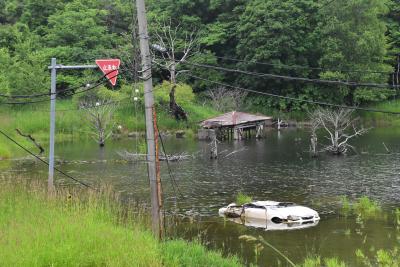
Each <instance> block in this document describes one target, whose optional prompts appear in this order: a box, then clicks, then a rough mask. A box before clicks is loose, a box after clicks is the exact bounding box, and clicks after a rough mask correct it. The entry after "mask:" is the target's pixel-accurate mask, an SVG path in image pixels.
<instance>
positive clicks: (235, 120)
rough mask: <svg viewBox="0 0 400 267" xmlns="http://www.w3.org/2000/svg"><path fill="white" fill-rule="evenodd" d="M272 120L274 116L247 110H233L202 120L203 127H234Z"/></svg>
mask: <svg viewBox="0 0 400 267" xmlns="http://www.w3.org/2000/svg"><path fill="white" fill-rule="evenodd" d="M267 120H272V117H267V116H264V115H254V114H250V113H245V112H238V111H231V112H228V113H225V114H222V115H220V116H217V117H214V118H211V119H207V120H204V121H202V122H201V124H200V125H201V126H202V127H203V128H218V127H232V126H235V125H241V124H248V123H257V122H263V121H267Z"/></svg>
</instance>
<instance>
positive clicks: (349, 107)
mask: <svg viewBox="0 0 400 267" xmlns="http://www.w3.org/2000/svg"><path fill="white" fill-rule="evenodd" d="M182 75H186V76H188V77H191V78H193V79H197V80H202V81H205V82H210V83H213V84H217V85H221V86H226V87H230V88H233V89H238V90H242V91H246V92H250V93H255V94H260V95H266V96H270V97H275V98H282V99H287V100H292V101H296V102H304V103H309V104H314V105H321V106H329V107H336V108H344V109H352V110H362V111H368V112H377V113H385V114H392V115H400V112H395V111H386V110H379V109H370V108H361V107H355V106H346V105H337V104H332V103H327V102H321V101H313V100H307V99H299V98H295V97H290V96H282V95H277V94H272V93H267V92H260V91H256V90H252V89H247V88H243V87H239V86H234V85H230V84H226V83H221V82H217V81H212V80H209V79H206V78H202V77H199V76H195V75H191V74H188V73H182Z"/></svg>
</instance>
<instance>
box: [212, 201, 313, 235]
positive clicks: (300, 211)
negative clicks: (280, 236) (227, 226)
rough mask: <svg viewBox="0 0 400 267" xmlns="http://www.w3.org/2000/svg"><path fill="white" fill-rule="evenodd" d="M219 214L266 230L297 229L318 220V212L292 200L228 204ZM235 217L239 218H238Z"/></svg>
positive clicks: (311, 224)
mask: <svg viewBox="0 0 400 267" xmlns="http://www.w3.org/2000/svg"><path fill="white" fill-rule="evenodd" d="M219 214H220V215H221V216H225V217H228V218H235V219H234V220H233V221H235V222H239V221H240V222H242V223H243V224H245V225H248V226H254V227H262V228H265V229H267V230H284V229H299V228H306V227H310V226H314V225H316V224H317V223H318V221H319V220H320V217H319V215H318V212H316V211H315V210H313V209H310V208H307V207H304V206H300V205H296V204H294V203H292V202H276V201H255V202H251V203H246V204H244V205H236V204H235V203H232V204H229V205H228V206H226V207H223V208H220V209H219ZM237 218H240V219H239V220H238V219H237Z"/></svg>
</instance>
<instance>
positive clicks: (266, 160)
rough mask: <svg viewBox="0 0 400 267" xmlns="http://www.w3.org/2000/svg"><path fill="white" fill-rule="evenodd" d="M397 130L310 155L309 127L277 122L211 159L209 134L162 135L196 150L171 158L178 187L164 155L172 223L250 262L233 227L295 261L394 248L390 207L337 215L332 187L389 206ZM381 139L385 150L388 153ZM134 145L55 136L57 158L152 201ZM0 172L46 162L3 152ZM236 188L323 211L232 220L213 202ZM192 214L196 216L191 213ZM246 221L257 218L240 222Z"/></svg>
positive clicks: (172, 147)
mask: <svg viewBox="0 0 400 267" xmlns="http://www.w3.org/2000/svg"><path fill="white" fill-rule="evenodd" d="M399 135H400V131H397V130H393V129H374V130H372V131H371V132H370V133H368V134H367V135H365V136H363V137H361V138H359V139H357V140H356V143H354V145H355V147H357V150H358V151H362V152H363V153H359V154H354V155H349V156H343V157H332V156H326V155H321V156H320V157H319V158H317V159H313V158H311V157H310V156H309V154H308V148H309V134H308V133H307V132H306V131H303V130H298V129H281V131H280V135H279V137H278V134H277V131H274V130H271V131H269V132H268V133H267V137H266V139H263V140H243V141H231V142H224V143H221V144H220V147H219V151H224V150H226V151H227V153H229V152H232V151H234V150H239V149H243V148H246V149H243V150H242V151H241V152H239V153H235V154H233V155H231V156H229V157H226V158H224V157H220V158H219V159H218V160H214V161H210V159H209V151H208V149H209V146H208V143H207V142H196V141H193V140H189V139H175V138H171V139H165V143H166V150H167V152H168V153H181V152H187V153H190V154H194V155H196V156H195V158H193V159H189V160H186V161H181V162H173V163H171V164H170V165H171V168H172V172H173V174H174V177H175V180H176V181H177V184H178V185H179V190H180V191H181V192H182V195H183V197H178V196H176V194H175V193H174V191H173V188H172V186H171V183H170V178H169V176H168V170H167V166H166V164H165V162H163V163H162V166H161V168H162V180H163V190H164V196H165V202H166V203H165V207H166V209H167V211H170V210H173V211H174V212H175V213H176V214H178V215H179V216H180V217H183V219H182V220H180V221H179V223H178V226H177V227H175V230H174V231H175V233H176V234H177V235H178V236H180V237H183V238H186V239H193V238H198V237H200V238H201V240H202V241H204V242H205V243H206V244H208V246H209V247H210V248H218V249H222V250H223V251H224V252H225V253H235V254H238V255H239V256H240V257H242V258H243V259H244V260H245V261H247V262H253V260H254V248H253V247H250V246H247V245H246V244H244V243H241V242H239V241H238V236H240V235H243V234H251V235H255V236H259V235H261V236H263V238H265V239H266V240H268V242H270V243H273V244H274V246H276V247H277V248H278V249H280V250H281V251H283V252H284V253H285V255H287V256H288V257H289V258H290V259H292V260H294V261H297V262H301V261H302V260H303V259H304V257H305V256H306V255H307V254H310V253H317V254H321V256H323V257H333V256H337V257H339V258H342V259H343V260H346V261H347V262H348V263H350V266H357V262H356V261H355V257H354V255H355V254H354V251H355V249H356V248H361V247H363V248H366V250H369V249H370V248H374V249H379V248H391V247H393V246H394V245H395V244H397V240H396V236H397V234H396V231H395V226H394V223H393V221H391V219H390V218H391V217H390V216H391V215H390V213H388V214H386V215H385V217H386V218H388V219H385V220H371V221H368V222H364V223H363V224H362V225H361V224H359V223H357V221H356V218H354V217H342V216H340V215H337V214H336V212H337V210H338V205H339V203H338V196H340V195H346V196H348V197H349V199H353V198H356V197H359V196H362V195H368V196H369V197H370V198H372V199H375V200H378V201H379V202H380V203H382V204H383V205H384V207H385V208H386V209H387V210H392V208H393V207H398V204H399V201H400V190H399V189H400V179H399V178H400V164H399V162H400V142H399V141H398V140H399ZM319 140H323V138H319ZM382 142H385V144H386V145H387V147H388V148H389V149H390V151H391V152H392V153H391V154H387V152H386V150H385V148H384V147H383V145H382ZM134 148H135V144H134V140H131V139H126V140H116V141H114V142H109V143H107V145H106V146H105V147H104V149H102V150H99V147H98V145H97V144H96V143H94V142H77V143H62V144H57V147H56V153H57V157H58V159H60V161H59V162H58V167H60V168H61V169H62V170H63V171H65V172H67V173H69V174H71V175H73V176H75V177H77V178H79V179H82V180H83V181H86V182H89V183H91V184H94V185H96V184H100V183H108V184H112V185H113V186H114V187H115V189H116V190H118V191H120V192H122V193H123V194H124V196H126V197H129V198H132V199H135V200H138V201H141V202H147V203H149V202H150V201H149V186H148V184H149V183H148V180H147V176H146V174H147V170H146V165H145V164H144V163H138V164H127V163H125V162H121V161H120V158H119V156H118V154H117V153H116V151H118V150H128V151H133V150H134ZM0 172H1V174H2V176H3V177H8V176H9V175H19V176H26V177H27V178H28V177H31V176H32V175H40V176H43V177H46V176H47V175H46V174H47V168H46V167H45V166H42V165H41V164H39V163H37V162H36V161H33V160H29V161H27V160H24V161H14V160H13V161H0ZM56 182H57V184H58V185H59V186H70V185H72V184H74V183H73V182H71V181H70V180H68V179H66V178H65V177H62V176H60V175H56ZM239 191H241V192H243V193H245V194H247V195H251V196H252V197H253V199H255V200H257V199H273V200H276V201H282V202H296V203H298V204H301V205H305V206H308V207H310V208H313V209H315V210H317V211H318V213H319V214H320V215H321V221H320V223H319V224H318V225H312V226H314V227H307V228H304V229H300V230H298V231H264V229H265V228H267V230H268V229H272V226H269V225H266V226H264V225H263V224H261V223H260V224H259V223H257V222H251V221H247V222H246V221H245V222H244V223H243V222H241V223H240V224H238V223H237V222H232V221H227V220H224V219H223V218H219V217H218V209H219V207H221V206H224V205H227V204H229V203H231V202H233V201H234V199H235V196H236V194H237V193H238V192H239ZM175 196H176V197H177V198H175ZM175 199H176V200H177V201H175ZM193 216H194V217H195V219H189V218H193ZM243 224H244V225H243ZM251 224H252V225H254V226H255V227H247V226H246V225H251ZM257 225H259V226H261V228H257ZM310 226H311V225H310ZM371 253H373V252H371ZM278 260H279V258H278V257H277V256H276V255H275V254H274V253H273V252H271V251H263V252H262V254H261V256H260V259H259V261H258V262H259V264H261V265H263V264H262V263H265V264H264V266H274V265H276V263H277V261H278Z"/></svg>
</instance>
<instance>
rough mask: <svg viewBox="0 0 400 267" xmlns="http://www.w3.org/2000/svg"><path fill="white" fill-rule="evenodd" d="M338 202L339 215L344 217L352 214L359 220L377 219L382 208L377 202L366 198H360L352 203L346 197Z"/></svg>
mask: <svg viewBox="0 0 400 267" xmlns="http://www.w3.org/2000/svg"><path fill="white" fill-rule="evenodd" d="M340 202H341V209H340V213H341V214H342V215H344V216H349V215H351V214H354V215H357V216H358V217H360V219H370V218H377V217H378V216H379V215H380V214H381V212H382V208H381V207H380V205H379V204H378V202H377V201H374V200H371V199H370V198H368V197H367V196H363V197H360V198H359V199H357V200H356V201H355V202H353V203H351V202H350V201H349V200H348V199H347V197H346V196H341V197H340Z"/></svg>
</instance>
